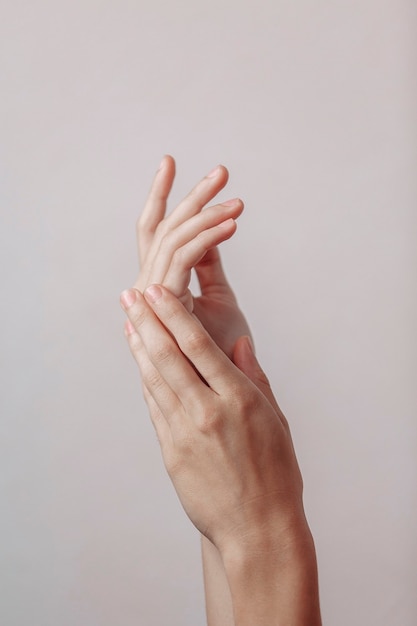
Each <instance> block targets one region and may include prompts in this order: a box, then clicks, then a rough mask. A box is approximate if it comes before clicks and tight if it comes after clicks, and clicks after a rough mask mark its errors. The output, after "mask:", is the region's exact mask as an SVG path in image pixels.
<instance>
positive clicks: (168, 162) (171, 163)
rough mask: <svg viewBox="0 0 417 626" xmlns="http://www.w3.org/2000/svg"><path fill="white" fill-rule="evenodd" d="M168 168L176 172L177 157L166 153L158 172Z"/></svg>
mask: <svg viewBox="0 0 417 626" xmlns="http://www.w3.org/2000/svg"><path fill="white" fill-rule="evenodd" d="M167 169H170V170H171V171H172V173H175V159H174V157H173V156H171V155H170V154H164V156H163V157H162V159H161V162H160V164H159V167H158V169H157V173H158V172H161V171H162V170H167Z"/></svg>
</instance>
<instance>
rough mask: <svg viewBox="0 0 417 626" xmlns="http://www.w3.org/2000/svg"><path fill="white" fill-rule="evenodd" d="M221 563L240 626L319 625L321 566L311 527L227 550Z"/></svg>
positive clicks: (303, 526)
mask: <svg viewBox="0 0 417 626" xmlns="http://www.w3.org/2000/svg"><path fill="white" fill-rule="evenodd" d="M222 558H223V563H224V567H225V571H226V576H227V580H228V583H229V586H230V590H231V595H232V602H233V610H234V616H235V623H236V626H246V625H248V626H249V625H253V624H257V626H264V625H265V626H281V625H283V626H284V625H285V626H287V625H289V624H291V626H305V624H307V623H308V624H309V625H311V626H319V625H320V624H321V619H320V608H319V594H318V576H317V561H316V553H315V548H314V541H313V538H312V535H311V532H310V529H309V527H308V525H307V522H306V521H305V520H304V522H302V521H300V523H298V524H297V525H293V526H291V527H290V528H288V529H287V531H282V532H281V533H279V535H278V536H277V538H276V541H275V542H273V541H271V538H270V537H268V536H267V537H266V539H265V538H264V540H262V539H261V538H260V537H259V538H257V539H256V541H253V540H251V541H248V542H246V543H244V542H241V543H240V544H239V545H237V544H234V545H232V544H229V545H226V546H225V547H224V549H223V551H222Z"/></svg>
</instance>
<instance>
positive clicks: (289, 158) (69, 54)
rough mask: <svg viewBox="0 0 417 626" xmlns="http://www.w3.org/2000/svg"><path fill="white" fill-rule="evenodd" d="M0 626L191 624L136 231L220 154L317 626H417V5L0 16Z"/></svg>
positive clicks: (107, 9) (183, 1) (29, 4)
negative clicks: (148, 212)
mask: <svg viewBox="0 0 417 626" xmlns="http://www.w3.org/2000/svg"><path fill="white" fill-rule="evenodd" d="M1 9H2V10H1V19H0V64H1V79H0V80H1V86H0V89H1V96H0V108H1V121H0V124H1V145H0V158H1V173H0V176H1V178H0V183H1V191H0V194H1V217H2V222H3V224H2V226H1V231H0V238H1V241H0V254H1V267H2V275H3V278H2V298H1V301H2V324H1V329H2V340H1V351H0V355H1V356H0V358H1V384H2V392H1V398H0V403H1V421H0V428H1V433H0V447H1V454H0V464H1V473H0V481H1V482H0V484H1V502H2V504H1V511H2V512H1V515H0V532H1V534H0V550H1V555H0V562H1V566H0V595H1V600H0V623H1V624H2V625H3V624H4V626H115V625H117V626H138V625H144V626H168V625H172V626H176V625H179V626H196V625H197V624H204V609H203V592H202V582H201V574H200V562H199V546H198V537H197V535H196V533H195V532H194V529H193V527H192V526H191V524H190V523H189V522H188V520H187V519H186V518H185V515H184V514H183V511H182V509H181V507H180V505H179V504H178V502H177V499H176V496H175V495H174V492H173V489H172V488H171V485H170V483H169V480H168V479H167V477H166V476H165V472H164V469H163V467H162V463H161V460H160V454H159V450H158V445H157V442H156V438H155V435H154V433H153V430H152V427H151V426H150V424H149V420H148V417H147V412H146V410H145V407H144V404H143V401H142V399H141V394H140V388H139V384H138V380H137V374H136V369H135V367H134V364H133V361H132V359H131V357H130V355H129V353H128V349H127V347H126V345H125V341H124V338H123V335H122V323H123V315H122V312H121V311H120V310H119V304H118V297H119V293H120V291H121V290H122V289H123V288H125V287H127V286H130V285H131V284H132V282H133V280H134V279H135V276H136V252H135V240H134V222H135V219H136V216H137V213H138V211H139V210H140V207H141V205H142V203H143V199H144V197H145V195H146V193H147V189H148V186H149V182H150V179H151V177H152V176H153V173H154V171H155V169H156V168H157V166H158V164H159V160H160V158H161V156H162V155H163V154H164V153H166V152H170V153H172V154H174V155H175V156H176V158H177V162H178V180H177V184H176V187H175V191H174V194H173V204H174V203H175V201H176V200H178V199H179V198H181V197H182V195H183V194H184V193H186V192H187V191H188V190H189V188H190V187H191V185H193V184H194V182H195V181H197V180H198V179H199V178H200V177H201V176H203V175H204V174H206V173H207V172H208V170H209V169H211V168H212V167H213V166H214V165H216V164H217V163H218V162H222V163H224V164H226V165H227V166H228V167H229V169H230V171H231V182H230V185H229V188H228V191H226V192H224V194H223V195H222V197H226V196H227V197H233V196H234V195H239V196H241V197H242V198H243V199H244V200H245V202H246V211H245V214H244V215H243V216H242V218H241V219H240V220H239V229H238V233H237V235H236V237H235V238H234V240H233V241H231V242H228V243H227V244H226V245H225V246H224V257H225V263H226V265H227V267H228V273H229V276H230V278H231V280H232V281H233V283H234V285H235V287H236V291H237V293H238V295H239V298H240V302H241V304H242V306H243V308H244V310H245V311H246V312H247V316H248V318H249V320H250V322H251V325H252V327H253V331H254V335H255V337H256V342H257V350H258V354H259V356H260V358H261V360H262V362H263V364H264V366H265V369H266V370H267V372H268V373H269V375H270V378H271V380H272V383H273V386H274V388H275V389H276V392H277V394H278V398H279V401H280V403H281V405H282V408H283V410H284V412H285V413H286V415H287V417H288V418H289V420H290V422H291V424H292V430H293V434H294V438H295V443H296V448H297V451H298V455H299V459H300V463H301V466H302V469H303V472H304V476H305V485H306V506H307V511H308V516H309V520H310V522H311V526H312V528H313V532H314V535H315V538H316V543H317V549H318V554H319V567H320V579H321V598H322V606H323V615H324V621H325V623H326V624H328V625H337V626H351V625H352V624H354V625H364V626H393V625H395V626H397V625H398V626H414V625H415V624H416V620H417V595H416V593H415V592H416V583H417V564H416V562H417V559H416V556H417V554H416V548H417V546H416V532H415V529H416V523H417V500H416V469H417V467H416V466H417V461H416V458H417V426H416V422H417V420H416V404H417V402H416V379H417V377H416V347H417V346H416V334H417V333H416V324H415V320H416V319H417V303H416V271H417V270H416V256H417V255H416V243H415V242H416V209H415V202H416V199H417V189H416V185H415V179H416V174H415V171H416V164H417V159H416V146H417V141H416V139H417V137H416V116H415V108H416V101H417V99H416V96H417V94H416V81H415V77H416V76H417V67H416V66H417V62H416V58H417V57H416V43H415V42H416V36H417V20H416V4H415V2H414V1H412V0H360V1H347V0H344V1H343V0H340V1H338V2H332V1H330V0H327V1H325V0H316V1H315V2H308V1H307V0H300V1H298V2H290V1H289V0H268V1H265V0H261V1H260V2H256V3H255V2H254V0H253V1H252V2H242V1H238V0H226V1H224V0H213V1H211V2H204V3H202V2H199V1H198V0H197V1H196V0H177V1H176V2H169V1H168V0H145V1H144V0H136V1H133V0H117V1H116V0H101V1H98V0H71V1H69V0H63V1H61V2H54V1H53V0H35V1H29V0H15V1H13V2H12V1H11V0H9V1H7V0H6V1H5V0H3V2H2V3H1Z"/></svg>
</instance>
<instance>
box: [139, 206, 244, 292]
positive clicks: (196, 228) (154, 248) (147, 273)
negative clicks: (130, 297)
mask: <svg viewBox="0 0 417 626" xmlns="http://www.w3.org/2000/svg"><path fill="white" fill-rule="evenodd" d="M242 211H243V203H242V201H241V200H240V199H239V198H235V199H234V200H229V201H228V202H225V203H223V204H217V205H215V206H212V207H209V208H207V209H206V210H205V211H202V212H201V213H198V214H197V215H194V216H192V217H191V218H189V219H188V220H186V221H185V222H183V223H182V224H180V225H178V226H177V227H176V228H174V229H173V230H171V231H168V232H166V233H165V234H164V235H161V234H160V235H159V237H158V236H155V238H154V241H153V242H152V245H151V249H150V252H149V257H148V261H147V262H146V263H145V266H144V267H143V269H142V278H141V284H143V286H145V285H149V284H152V283H156V284H165V275H166V273H167V271H168V270H169V268H170V265H171V263H172V260H173V258H174V257H175V255H177V254H178V253H179V249H180V248H182V247H184V246H185V245H186V244H188V243H189V242H191V241H193V240H194V239H195V238H197V237H199V236H201V237H203V239H204V237H205V238H208V239H210V240H211V241H214V243H210V245H209V246H208V247H207V248H206V251H207V249H209V248H210V247H211V246H213V245H217V243H220V242H221V241H224V239H225V238H226V239H227V238H229V237H230V236H231V235H232V234H233V232H234V231H233V232H231V229H232V225H231V223H229V224H228V230H229V232H226V230H227V228H223V227H220V228H219V229H217V230H214V231H212V232H211V234H210V235H207V236H204V235H203V231H207V230H208V229H210V228H212V227H214V226H217V225H220V224H222V223H224V222H226V220H227V219H228V218H233V219H235V218H237V217H238V216H239V215H240V214H241V213H242ZM222 234H223V235H224V237H222V236H221V235H222ZM215 235H217V241H216V236H215ZM213 236H214V238H213ZM200 241H201V240H200ZM179 254H181V253H179ZM203 254H204V252H203V253H202V254H201V255H200V256H197V258H196V262H197V261H198V260H199V258H201V257H202V256H203ZM150 260H151V261H152V262H150ZM180 269H181V268H180ZM179 275H180V274H179ZM188 278H189V277H188ZM182 282H183V284H184V281H182ZM186 284H187V283H186ZM182 289H183V285H182V286H181V289H179V288H176V289H175V294H176V295H180V294H181V293H182Z"/></svg>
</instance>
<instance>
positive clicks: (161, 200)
mask: <svg viewBox="0 0 417 626" xmlns="http://www.w3.org/2000/svg"><path fill="white" fill-rule="evenodd" d="M174 178H175V161H174V159H173V158H172V156H170V155H165V156H164V157H163V159H162V161H161V165H160V166H159V169H158V171H157V172H156V174H155V178H154V180H153V183H152V186H151V190H150V192H149V195H148V198H147V200H146V204H145V208H144V209H143V212H142V214H141V215H140V216H139V219H138V221H137V224H136V233H137V242H138V250H139V260H140V262H141V263H142V262H143V259H144V258H145V257H146V255H147V252H148V249H149V246H150V244H151V241H152V238H153V235H154V233H155V230H156V227H157V226H158V224H159V223H160V221H161V220H162V219H163V218H164V216H165V212H166V208H167V199H168V196H169V193H170V191H171V189H172V184H173V182H174Z"/></svg>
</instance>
